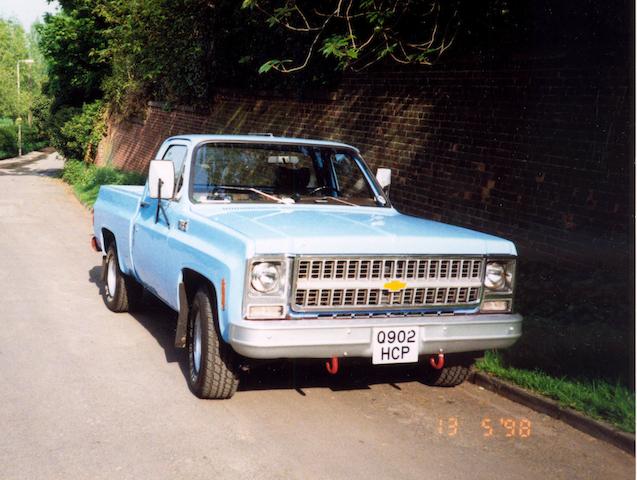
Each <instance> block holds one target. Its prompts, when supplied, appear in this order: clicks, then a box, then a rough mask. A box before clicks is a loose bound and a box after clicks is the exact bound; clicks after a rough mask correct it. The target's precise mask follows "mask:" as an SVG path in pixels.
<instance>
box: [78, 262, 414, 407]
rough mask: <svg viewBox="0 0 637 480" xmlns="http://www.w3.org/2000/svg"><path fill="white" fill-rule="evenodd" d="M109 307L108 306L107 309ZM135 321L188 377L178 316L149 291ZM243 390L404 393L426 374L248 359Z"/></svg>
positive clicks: (354, 361)
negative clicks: (332, 370) (334, 370)
mask: <svg viewBox="0 0 637 480" xmlns="http://www.w3.org/2000/svg"><path fill="white" fill-rule="evenodd" d="M101 275H102V267H101V266H95V267H93V268H91V270H89V281H90V282H91V283H93V284H95V285H96V286H97V287H98V289H99V291H100V293H102V289H103V282H102V279H101ZM104 308H106V306H105V307H104ZM130 315H131V316H132V317H133V318H135V320H137V321H138V322H139V323H140V324H141V325H142V326H143V327H144V328H145V329H146V330H147V331H148V332H149V333H150V334H151V335H152V336H153V337H154V338H155V340H156V341H157V343H158V344H159V345H160V346H161V347H162V348H163V349H164V354H165V356H166V361H167V362H169V363H173V362H177V363H178V364H179V367H180V369H181V371H182V374H183V375H184V379H186V378H187V375H188V362H187V359H186V353H185V349H178V348H175V346H174V340H175V329H176V326H177V313H176V312H174V311H173V310H172V309H171V308H169V307H168V306H166V305H165V304H164V303H163V302H161V301H160V300H159V299H157V298H156V297H155V296H153V295H152V294H150V293H148V292H146V293H145V294H144V300H143V302H142V304H141V306H140V308H139V309H138V311H135V312H131V313H130ZM244 360H245V364H244V367H245V368H244V369H243V370H245V371H242V372H241V382H240V387H239V391H250V390H296V391H297V392H298V393H299V394H300V395H303V396H305V392H304V391H303V389H305V388H315V387H322V388H329V389H330V390H332V391H335V392H336V391H345V390H364V389H369V388H370V386H371V385H378V384H389V385H391V386H392V387H393V388H395V389H396V390H401V387H400V385H399V384H400V383H404V382H413V381H418V382H420V381H421V379H423V378H424V375H425V372H424V371H423V368H422V367H419V366H418V365H405V364H403V365H386V366H375V367H374V366H372V365H371V361H370V359H361V358H341V359H339V372H338V374H336V375H331V374H329V373H327V371H326V368H325V362H326V360H327V359H299V360H270V361H254V360H249V359H244Z"/></svg>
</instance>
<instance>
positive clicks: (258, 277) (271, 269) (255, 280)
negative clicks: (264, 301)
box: [250, 262, 281, 293]
mask: <svg viewBox="0 0 637 480" xmlns="http://www.w3.org/2000/svg"><path fill="white" fill-rule="evenodd" d="M280 280H281V273H280V271H279V268H278V267H277V265H275V264H273V263H269V262H261V263H256V264H255V265H254V266H253V267H252V274H251V280H250V284H251V285H252V288H254V289H255V290H256V291H257V292H260V293H270V292H273V291H274V290H276V289H277V288H278V287H279V283H280Z"/></svg>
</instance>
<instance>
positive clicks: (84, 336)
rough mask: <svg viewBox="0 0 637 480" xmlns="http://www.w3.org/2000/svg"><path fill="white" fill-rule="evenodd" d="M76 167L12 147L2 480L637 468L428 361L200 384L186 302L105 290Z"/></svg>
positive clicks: (273, 368)
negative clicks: (216, 393) (142, 300)
mask: <svg viewBox="0 0 637 480" xmlns="http://www.w3.org/2000/svg"><path fill="white" fill-rule="evenodd" d="M35 158H36V159H37V158H38V157H37V155H36V156H35ZM59 166H60V162H59V160H57V159H56V158H55V156H50V157H47V158H43V159H40V160H33V159H32V158H31V159H27V160H26V161H22V162H12V161H3V162H0V319H1V325H2V328H1V329H0V427H1V430H0V432H1V433H0V479H2V480H7V479H18V478H20V479H31V478H33V479H35V478H37V479H49V478H51V479H74V478H86V479H100V478H109V479H111V478H118V479H119V478H131V479H145V478H153V479H161V478H182V479H195V478H207V479H209V478H215V479H221V478H249V479H261V478H263V479H266V478H267V479H270V478H275V479H284V478H293V479H315V478H325V479H340V478H343V479H357V478H367V479H377V478H378V479H381V478H391V479H397V478H400V479H412V478H413V479H424V478H427V479H438V478H461V479H464V478H467V479H481V478H485V479H486V478H488V479H493V478H507V479H508V480H511V479H528V478H550V479H558V478H568V479H573V478H586V479H596V478H600V479H601V478H604V479H606V478H613V479H624V478H634V468H635V462H634V458H633V457H631V456H630V455H628V454H626V453H624V452H622V451H620V450H618V449H616V448H614V447H612V446H610V445H607V444H605V443H603V442H600V441H597V440H595V439H593V438H591V437H589V436H587V435H585V434H583V433H581V432H579V431H577V430H574V429H572V428H570V427H569V426H567V425H565V424H562V423H561V422H559V421H556V420H554V419H552V418H549V417H546V416H544V415H540V414H537V413H534V412H533V411H531V410H529V409H528V408H525V407H523V406H520V405H518V404H515V403H513V402H510V401H508V400H506V399H503V398H500V397H498V396H497V395H495V394H493V393H490V392H488V391H485V390H482V389H480V388H479V387H476V386H474V385H470V384H465V385H462V386H460V387H458V388H455V389H434V388H430V387H426V386H424V385H422V384H421V383H419V382H418V374H419V372H418V371H417V370H413V369H412V370H406V371H402V370H400V369H394V368H389V369H383V370H373V369H371V368H370V367H369V366H367V365H365V364H363V365H360V364H359V365H351V364H349V365H348V364H347V363H345V364H342V366H341V368H342V373H341V374H339V375H338V376H337V377H331V376H329V375H328V374H327V373H326V372H325V370H324V369H323V368H322V366H321V365H320V364H318V363H310V364H297V365H293V364H291V363H289V362H288V363H285V362H281V363H275V364H272V365H264V366H262V367H259V368H256V369H254V370H253V371H252V372H250V373H249V374H247V375H246V376H245V378H244V379H243V386H242V387H241V389H240V391H239V392H238V393H237V394H236V395H235V397H234V398H232V399H231V400H228V401H202V400H198V399H197V398H195V397H194V396H192V395H191V394H190V392H189V390H188V387H187V385H186V380H185V377H184V368H185V365H184V359H185V357H184V355H183V354H182V352H181V351H179V350H175V349H174V348H173V347H172V345H171V343H172V335H173V332H174V328H175V315H174V314H172V313H171V312H170V311H169V310H167V309H166V308H165V307H163V306H162V305H161V304H160V303H159V302H157V301H153V300H152V299H148V300H147V302H146V310H145V313H143V314H135V315H132V316H131V315H128V314H114V313H111V312H110V311H108V310H107V309H106V307H105V306H104V305H103V303H102V300H101V297H100V294H99V290H100V286H99V274H100V269H101V266H100V265H101V259H100V256H99V255H98V254H96V253H94V252H93V251H92V250H90V248H89V238H90V233H91V217H90V214H89V213H88V212H87V211H86V210H85V209H84V208H83V207H82V206H80V204H79V203H78V202H77V201H76V200H75V199H74V197H73V196H72V194H71V193H70V191H69V189H68V187H66V186H65V185H64V184H62V183H61V182H60V181H59V180H57V179H54V178H50V177H47V174H50V173H52V172H53V171H54V170H55V169H56V168H59ZM502 424H504V426H503V425H502ZM514 425H515V428H513V426H514ZM529 425H530V430H529V428H528V426H529ZM489 427H491V430H490V429H489ZM506 427H508V428H506ZM489 433H491V435H490V436H489ZM507 434H508V435H510V436H508V437H507ZM485 435H486V436H485Z"/></svg>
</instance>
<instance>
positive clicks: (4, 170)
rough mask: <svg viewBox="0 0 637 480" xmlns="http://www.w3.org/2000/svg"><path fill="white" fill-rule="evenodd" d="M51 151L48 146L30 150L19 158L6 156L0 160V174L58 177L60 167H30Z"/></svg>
mask: <svg viewBox="0 0 637 480" xmlns="http://www.w3.org/2000/svg"><path fill="white" fill-rule="evenodd" d="M52 152H53V150H52V149H50V148H45V149H43V150H41V151H34V152H31V153H29V154H27V155H25V156H24V157H22V158H20V159H16V158H7V159H4V160H0V176H3V175H12V176H16V175H20V176H21V175H35V176H47V177H58V176H59V175H60V172H61V171H62V169H61V168H38V169H34V168H31V167H30V166H32V165H33V164H34V163H36V162H39V161H40V160H43V159H45V158H46V157H47V156H49V155H50V154H51V153H52Z"/></svg>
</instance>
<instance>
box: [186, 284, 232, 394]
mask: <svg viewBox="0 0 637 480" xmlns="http://www.w3.org/2000/svg"><path fill="white" fill-rule="evenodd" d="M214 298H215V297H214V294H213V293H212V292H211V291H210V289H208V288H200V289H199V290H198V291H197V293H196V295H195V298H194V299H193V302H192V305H191V307H190V313H189V318H188V338H187V348H188V386H189V387H190V390H191V391H192V393H194V394H195V395H196V396H198V397H199V398H212V399H226V398H230V397H232V396H233V395H234V393H235V392H236V391H237V387H238V386H239V377H238V375H237V370H238V369H237V355H236V353H235V352H234V350H232V347H230V345H228V344H227V343H225V342H224V340H223V339H222V338H221V335H220V334H219V326H218V321H217V307H216V302H215V301H214Z"/></svg>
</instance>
